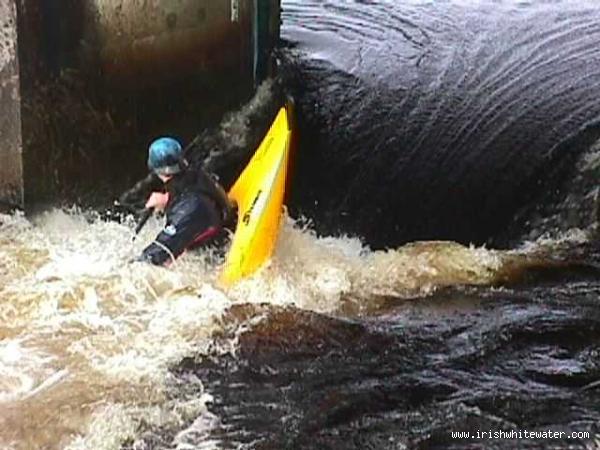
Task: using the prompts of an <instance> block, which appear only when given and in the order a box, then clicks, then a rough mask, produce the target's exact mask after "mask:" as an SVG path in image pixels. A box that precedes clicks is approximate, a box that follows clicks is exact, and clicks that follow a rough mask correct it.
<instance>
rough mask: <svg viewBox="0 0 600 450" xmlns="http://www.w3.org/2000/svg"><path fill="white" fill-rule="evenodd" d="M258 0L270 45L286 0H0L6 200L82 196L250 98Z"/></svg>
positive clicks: (0, 172)
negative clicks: (154, 143)
mask: <svg viewBox="0 0 600 450" xmlns="http://www.w3.org/2000/svg"><path fill="white" fill-rule="evenodd" d="M257 2H259V3H257ZM258 4H260V5H262V6H266V5H267V4H268V5H269V8H268V10H269V11H273V13H274V14H276V15H277V17H276V18H272V21H271V24H270V26H269V27H267V29H268V30H272V33H273V34H274V35H273V36H270V38H272V39H270V38H267V39H264V40H263V41H264V42H265V44H264V46H265V47H267V46H271V45H273V44H274V43H275V42H276V41H277V38H278V34H279V30H278V26H277V24H278V22H279V17H278V16H279V0H0V26H1V27H2V28H0V30H1V31H0V33H1V34H0V156H1V157H2V160H1V161H0V203H2V202H3V203H11V204H17V205H23V204H24V203H26V204H33V203H37V202H47V201H53V200H54V199H56V198H60V199H62V200H66V201H69V202H70V201H78V195H77V192H76V191H77V190H78V189H79V187H81V186H84V185H90V186H92V188H94V189H95V187H96V186H98V185H100V184H102V183H106V181H107V180H108V179H109V178H110V177H113V178H114V177H115V167H118V169H119V170H122V173H121V174H117V175H116V176H117V177H119V179H121V178H123V177H127V176H129V174H130V173H134V172H135V170H136V169H137V168H142V170H143V167H144V165H143V159H144V157H143V153H144V152H145V148H146V147H147V143H148V142H149V141H150V140H151V139H153V138H155V137H156V136H157V135H163V134H170V135H175V136H177V137H179V138H181V139H182V140H183V141H184V142H186V141H189V140H190V139H191V138H193V137H194V136H195V135H196V134H198V133H199V132H201V131H202V128H203V127H205V126H210V125H211V124H214V123H215V122H216V121H218V120H220V118H221V117H222V115H223V114H224V113H225V112H226V111H228V110H230V109H232V108H235V107H236V106H237V105H239V104H240V103H242V102H243V101H246V100H247V99H248V97H249V96H250V95H251V94H252V91H253V89H254V87H255V80H254V70H253V68H254V64H253V63H254V58H255V55H256V49H255V48H254V44H255V42H256V39H255V38H254V30H253V26H254V24H255V13H256V11H257V5H258ZM270 32H271V31H268V32H267V34H268V33H270ZM275 35H277V36H275ZM17 42H18V44H19V45H18V46H17ZM267 51H268V50H267ZM115 161H118V162H119V164H118V165H115ZM121 175H122V176H121ZM135 175H136V176H137V175H139V173H135ZM126 182H128V180H124V181H123V183H126Z"/></svg>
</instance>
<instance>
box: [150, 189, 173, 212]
mask: <svg viewBox="0 0 600 450" xmlns="http://www.w3.org/2000/svg"><path fill="white" fill-rule="evenodd" d="M168 201H169V193H168V192H153V193H152V194H150V197H149V198H148V201H147V202H146V208H148V209H151V208H154V209H155V210H156V211H162V210H164V209H165V207H166V206H167V202H168Z"/></svg>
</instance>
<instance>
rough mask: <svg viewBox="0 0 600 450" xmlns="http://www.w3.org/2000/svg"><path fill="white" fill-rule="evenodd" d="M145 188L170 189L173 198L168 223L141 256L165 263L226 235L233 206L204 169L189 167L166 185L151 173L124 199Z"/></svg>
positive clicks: (167, 215)
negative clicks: (224, 233)
mask: <svg viewBox="0 0 600 450" xmlns="http://www.w3.org/2000/svg"><path fill="white" fill-rule="evenodd" d="M157 181H158V182H157ZM142 191H145V192H152V191H166V192H168V193H169V201H168V202H167V205H166V208H165V214H166V218H167V220H166V224H165V227H164V228H163V229H162V231H161V232H160V233H159V234H158V236H157V237H156V239H155V240H154V242H152V243H151V244H150V245H149V246H148V247H146V248H145V249H144V251H143V252H142V255H141V257H140V259H141V260H143V261H148V262H151V263H152V264H156V265H164V264H167V263H169V262H172V261H173V260H174V259H175V258H177V257H178V256H179V255H181V253H183V251H184V250H186V249H189V248H195V247H198V246H205V245H208V244H210V243H212V242H214V241H215V240H216V239H217V238H218V237H221V236H222V233H223V226H224V221H225V220H227V219H226V217H227V216H228V214H229V211H230V207H229V204H228V202H227V197H226V195H225V194H224V192H223V191H222V189H220V187H219V186H218V185H217V184H216V182H215V181H214V180H213V179H212V178H211V177H210V175H208V174H207V173H206V172H205V171H204V170H202V169H192V168H188V169H187V170H184V171H183V172H181V173H179V174H177V175H175V176H173V178H171V179H170V180H169V181H167V183H165V184H164V185H163V184H162V182H161V181H160V179H159V178H158V177H157V176H156V175H153V174H152V175H149V176H148V177H146V178H145V179H144V180H142V181H141V182H139V183H137V184H136V185H135V186H134V187H133V188H132V189H131V190H130V191H128V192H127V193H126V194H124V195H123V196H122V197H121V201H122V202H123V203H128V202H127V200H131V198H132V197H134V196H136V195H139V193H140V192H142ZM129 203H130V202H129Z"/></svg>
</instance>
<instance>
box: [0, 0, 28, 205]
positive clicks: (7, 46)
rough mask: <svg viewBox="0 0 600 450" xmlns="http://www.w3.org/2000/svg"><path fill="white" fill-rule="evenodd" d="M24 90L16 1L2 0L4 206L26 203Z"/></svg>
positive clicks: (0, 190)
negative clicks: (22, 135) (22, 95)
mask: <svg viewBox="0 0 600 450" xmlns="http://www.w3.org/2000/svg"><path fill="white" fill-rule="evenodd" d="M21 142H22V139H21V92H20V83H19V62H18V57H17V16H16V5H15V0H0V205H1V204H5V206H6V205H7V204H8V205H9V206H11V205H18V206H22V205H23V183H22V176H23V160H22V146H21Z"/></svg>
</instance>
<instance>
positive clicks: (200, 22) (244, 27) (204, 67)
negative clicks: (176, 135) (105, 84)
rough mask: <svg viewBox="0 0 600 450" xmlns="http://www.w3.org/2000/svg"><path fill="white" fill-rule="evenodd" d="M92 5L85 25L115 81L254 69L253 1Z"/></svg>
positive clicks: (103, 0)
mask: <svg viewBox="0 0 600 450" xmlns="http://www.w3.org/2000/svg"><path fill="white" fill-rule="evenodd" d="M263 1H272V0H263ZM90 6H91V8H92V9H93V10H94V12H93V13H92V15H91V16H90V17H89V21H88V23H87V26H86V28H87V30H93V32H92V33H91V35H92V34H93V36H94V37H93V39H95V41H96V42H95V44H94V46H95V47H96V48H97V49H98V52H99V61H100V66H101V68H102V71H103V73H104V75H105V76H107V77H108V78H110V79H111V80H113V81H117V82H125V83H128V82H129V83H131V82H135V83H138V84H139V83H140V82H141V83H143V84H158V83H161V82H164V81H168V80H174V79H176V78H178V77H181V76H182V75H186V74H193V73H202V72H205V73H206V72H208V73H211V72H212V73H215V72H223V71H228V72H229V73H231V74H232V75H234V74H235V75H238V76H240V75H244V74H249V73H250V72H249V71H250V65H251V60H250V59H249V58H250V57H251V56H252V54H251V45H252V42H251V39H252V34H251V26H252V12H253V2H252V1H251V0H211V1H199V0H92V1H91V5H90Z"/></svg>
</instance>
